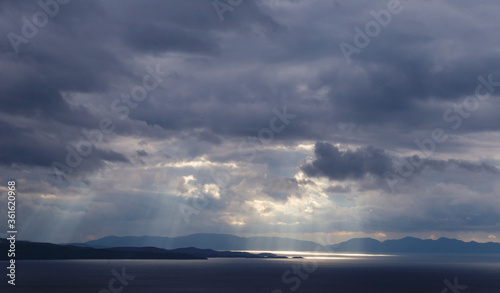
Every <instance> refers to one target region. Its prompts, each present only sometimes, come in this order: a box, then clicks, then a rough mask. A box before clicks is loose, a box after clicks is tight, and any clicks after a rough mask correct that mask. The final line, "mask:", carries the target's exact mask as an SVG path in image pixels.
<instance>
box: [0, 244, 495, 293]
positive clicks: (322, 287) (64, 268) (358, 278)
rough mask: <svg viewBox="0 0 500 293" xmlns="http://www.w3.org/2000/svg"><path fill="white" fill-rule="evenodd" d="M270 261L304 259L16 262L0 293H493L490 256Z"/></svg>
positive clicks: (357, 256) (313, 257)
mask: <svg viewBox="0 0 500 293" xmlns="http://www.w3.org/2000/svg"><path fill="white" fill-rule="evenodd" d="M275 253H276V252H275ZM278 254H282V255H287V256H296V255H301V256H304V258H303V259H297V258H296V259H241V258H238V259H232V258H222V259H209V260H60V261H18V262H16V264H17V267H16V286H15V287H14V286H11V285H7V280H6V278H5V274H4V278H3V282H2V284H0V292H23V293H24V292H26V293H42V292H47V293H59V292H65V293H67V292H70V293H80V292H81V293H89V292H96V293H109V292H111V293H116V292H121V293H153V292H162V293H163V292H228V293H229V292H235V293H239V292H242V293H244V292H252V293H256V292H258V293H285V292H328V293H333V292H341V293H343V292H352V293H363V292H384V293H391V292H394V293H396V292H397V293H403V292H404V293H408V292H419V293H423V292H425V293H432V292H436V293H440V292H443V293H444V292H449V293H458V292H465V293H472V292H495V293H498V292H500V256H498V255H495V256H491V255H467V256H464V255H370V254H332V253H325V254H321V255H317V254H313V253H310V254H308V253H303V252H300V253H294V252H278ZM1 263H2V266H4V267H6V266H7V262H5V261H2V262H1ZM113 270H114V273H113V272H112V271H113ZM5 271H6V269H5ZM120 279H122V280H121V281H120ZM109 285H111V287H112V290H109V289H108V286H109ZM465 286H466V288H465ZM113 288H115V289H113Z"/></svg>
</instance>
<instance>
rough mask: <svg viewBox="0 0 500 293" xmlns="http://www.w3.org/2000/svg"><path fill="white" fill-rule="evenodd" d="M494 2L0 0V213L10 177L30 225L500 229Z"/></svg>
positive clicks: (152, 230) (47, 231)
mask: <svg viewBox="0 0 500 293" xmlns="http://www.w3.org/2000/svg"><path fill="white" fill-rule="evenodd" d="M499 12H500V3H498V1H493V0H486V1H480V2H476V1H465V0H457V1H430V0H428V1H426V0H423V1H403V0H401V1H396V0H390V1H385V0H384V1H369V0H360V1H347V0H345V1H343V0H337V1H333V0H314V1H295V0H269V1H247V0H244V1H240V0H216V1H212V0H203V1H201V0H200V1H159V0H158V1H152V0H151V1H130V0H123V1H97V0H90V1H78V0H72V1H68V0H58V1H57V2H56V1H55V0H42V1H40V2H39V1H31V0H30V1H9V0H4V1H1V2H0V35H1V37H0V178H1V181H0V182H3V183H1V184H0V186H1V187H0V192H1V198H0V213H1V214H2V218H1V219H2V221H3V222H5V223H7V217H6V214H7V181H9V180H15V181H16V187H17V197H16V212H17V214H16V220H17V230H18V238H19V239H24V240H31V241H47V242H54V243H66V242H84V241H88V240H93V239H97V238H100V237H104V236H108V235H118V236H125V235H128V236H141V235H152V236H181V235H188V234H192V233H228V234H235V235H239V236H280V237H290V238H295V239H305V240H312V241H317V240H318V239H319V238H322V239H326V242H328V243H337V242H340V241H345V240H347V239H350V238H355V237H372V238H376V239H379V240H386V239H399V238H402V237H405V236H414V237H419V238H423V239H429V238H430V239H437V238H439V237H450V238H456V239H461V240H464V241H471V240H474V241H479V242H488V241H493V242H498V241H500V198H499V194H500V180H499V179H500V155H499V152H498V149H499V147H500V117H499V115H498V112H497V111H498V109H499V107H500V99H499V95H498V93H500V54H499V53H500V36H499V34H498V31H497V27H498V25H499V22H498V14H499ZM2 226H5V227H6V225H3V224H2ZM4 230H5V229H4ZM5 232H6V231H0V236H2V235H3V237H4V236H5V235H6V234H5ZM497 237H499V238H497Z"/></svg>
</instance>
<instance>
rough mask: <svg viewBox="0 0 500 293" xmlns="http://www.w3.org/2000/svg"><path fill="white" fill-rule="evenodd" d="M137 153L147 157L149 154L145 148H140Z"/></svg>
mask: <svg viewBox="0 0 500 293" xmlns="http://www.w3.org/2000/svg"><path fill="white" fill-rule="evenodd" d="M137 155H138V156H139V157H147V156H148V155H149V154H148V153H147V152H146V151H145V150H138V151H137Z"/></svg>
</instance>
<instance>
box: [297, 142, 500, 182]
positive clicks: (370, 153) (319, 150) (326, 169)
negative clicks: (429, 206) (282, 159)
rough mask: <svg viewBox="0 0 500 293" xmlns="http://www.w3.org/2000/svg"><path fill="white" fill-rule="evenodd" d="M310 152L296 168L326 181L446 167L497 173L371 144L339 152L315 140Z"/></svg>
mask: <svg viewBox="0 0 500 293" xmlns="http://www.w3.org/2000/svg"><path fill="white" fill-rule="evenodd" d="M314 155H315V159H314V160H313V161H312V162H311V163H306V164H303V165H302V166H301V167H300V168H301V170H302V171H303V172H304V173H305V174H306V175H308V176H311V177H327V178H329V179H330V180H339V181H344V180H347V179H355V180H361V179H363V178H364V177H365V176H367V175H373V176H375V177H377V178H379V179H382V178H385V177H386V175H387V174H388V172H390V173H391V174H397V175H399V176H402V177H408V175H404V174H405V173H407V172H411V174H417V173H421V172H423V171H424V170H425V169H426V168H430V169H432V170H435V171H439V172H445V171H447V170H449V169H450V168H456V169H460V170H464V171H467V172H475V173H477V172H486V173H491V174H497V173H498V171H499V170H498V168H496V167H495V166H492V165H490V164H487V163H485V162H480V163H474V162H469V161H464V160H456V159H449V160H436V159H422V158H420V157H419V156H417V155H414V156H412V157H397V156H393V155H389V154H388V153H387V152H386V151H384V150H382V149H378V148H375V147H373V146H367V147H363V148H358V149H356V150H354V151H353V150H346V151H342V150H340V149H339V148H338V147H336V146H334V145H332V144H331V143H328V142H317V143H316V145H315V149H314Z"/></svg>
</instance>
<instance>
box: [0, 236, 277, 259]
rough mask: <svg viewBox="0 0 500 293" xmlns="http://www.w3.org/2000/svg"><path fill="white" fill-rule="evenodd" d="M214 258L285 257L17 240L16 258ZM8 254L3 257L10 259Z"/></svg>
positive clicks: (4, 244)
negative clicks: (97, 246)
mask: <svg viewBox="0 0 500 293" xmlns="http://www.w3.org/2000/svg"><path fill="white" fill-rule="evenodd" d="M0 250H1V251H5V252H7V251H8V250H9V243H8V241H7V240H6V239H0ZM215 257H240V258H285V257H282V256H277V255H275V254H272V253H259V254H252V253H248V252H230V251H215V250H211V249H199V248H195V247H188V248H179V249H174V250H166V249H162V248H157V247H113V248H92V247H81V246H73V245H58V244H51V243H40V242H29V241H17V242H16V248H15V259H16V260H61V259H207V258H215ZM8 259H9V258H8V255H7V253H2V254H0V260H8Z"/></svg>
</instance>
